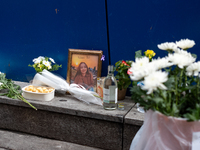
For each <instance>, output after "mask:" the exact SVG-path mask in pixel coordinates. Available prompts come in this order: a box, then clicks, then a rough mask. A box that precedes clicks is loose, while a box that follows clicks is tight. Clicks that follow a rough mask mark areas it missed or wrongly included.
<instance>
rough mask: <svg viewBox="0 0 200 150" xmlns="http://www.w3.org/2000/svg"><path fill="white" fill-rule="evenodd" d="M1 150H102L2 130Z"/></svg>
mask: <svg viewBox="0 0 200 150" xmlns="http://www.w3.org/2000/svg"><path fill="white" fill-rule="evenodd" d="M0 150H100V149H98V148H93V147H88V146H83V145H79V144H74V143H69V142H63V141H59V140H53V139H47V138H43V137H39V136H34V135H29V134H24V133H20V132H12V131H6V130H0Z"/></svg>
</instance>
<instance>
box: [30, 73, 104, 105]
mask: <svg viewBox="0 0 200 150" xmlns="http://www.w3.org/2000/svg"><path fill="white" fill-rule="evenodd" d="M32 84H33V85H47V86H50V87H53V88H55V89H56V90H61V91H65V92H67V91H68V92H69V93H70V94H71V95H72V96H74V97H75V98H77V99H79V100H81V101H84V102H86V103H88V104H90V103H93V104H97V105H102V101H101V99H100V98H99V97H98V96H99V95H98V94H97V93H96V92H92V91H88V90H86V89H85V88H84V87H82V86H80V85H77V84H71V85H69V84H68V83H67V82H66V80H64V79H62V78H60V77H58V76H56V75H54V74H53V73H51V72H49V71H47V70H43V71H42V72H41V73H37V74H36V75H35V76H34V78H33V82H32Z"/></svg>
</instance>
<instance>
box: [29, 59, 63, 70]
mask: <svg viewBox="0 0 200 150" xmlns="http://www.w3.org/2000/svg"><path fill="white" fill-rule="evenodd" d="M33 62H34V64H33V65H30V64H29V65H28V66H29V67H33V68H34V69H35V71H36V72H42V71H43V70H44V69H46V70H48V71H55V70H58V69H59V68H61V67H62V65H58V64H56V63H55V61H54V59H53V58H49V57H43V56H39V57H38V58H34V59H33Z"/></svg>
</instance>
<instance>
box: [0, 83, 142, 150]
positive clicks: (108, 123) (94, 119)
mask: <svg viewBox="0 0 200 150" xmlns="http://www.w3.org/2000/svg"><path fill="white" fill-rule="evenodd" d="M15 83H16V84H18V85H20V86H21V87H24V86H27V85H28V84H29V83H24V82H15ZM28 101H29V102H30V103H31V104H32V105H34V106H35V107H36V108H37V109H38V110H37V111H36V110H34V109H33V108H31V107H30V106H29V105H27V104H26V103H24V102H22V101H21V100H16V99H10V98H8V97H5V96H0V120H2V121H0V128H1V129H6V130H12V131H17V132H24V133H27V134H32V135H37V136H41V137H45V138H51V139H56V140H61V141H65V142H71V143H76V144H80V145H86V146H89V147H95V148H101V149H113V150H118V149H119V150H121V149H127V148H128V147H130V143H131V141H132V139H133V137H134V135H135V134H136V132H137V131H138V130H139V128H140V126H141V125H142V124H143V118H144V115H143V114H142V115H141V114H139V113H138V112H137V110H136V109H135V108H134V105H135V104H134V102H133V101H132V100H131V99H130V97H126V99H125V100H123V101H120V103H123V104H124V106H125V109H124V110H114V111H107V110H104V109H103V107H102V106H99V105H94V104H90V105H88V104H86V103H84V102H81V101H79V100H77V99H75V98H73V97H72V96H71V95H67V94H66V93H65V92H61V91H57V92H56V94H55V98H54V99H53V100H51V101H49V102H46V101H36V100H29V99H28ZM0 148H1V146H0Z"/></svg>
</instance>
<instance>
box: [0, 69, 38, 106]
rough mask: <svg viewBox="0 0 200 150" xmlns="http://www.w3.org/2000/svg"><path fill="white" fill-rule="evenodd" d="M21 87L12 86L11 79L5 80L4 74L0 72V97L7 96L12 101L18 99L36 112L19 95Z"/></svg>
mask: <svg viewBox="0 0 200 150" xmlns="http://www.w3.org/2000/svg"><path fill="white" fill-rule="evenodd" d="M21 93H22V92H21V87H20V86H19V85H16V84H14V82H13V81H12V80H11V79H7V78H6V75H5V74H4V73H1V72H0V96H7V97H9V98H13V99H19V100H22V101H23V102H25V103H27V104H28V105H29V106H31V107H32V108H34V109H35V110H37V108H35V107H34V106H33V105H31V104H30V103H29V102H28V101H27V100H26V99H25V98H24V97H23V96H22V94H21Z"/></svg>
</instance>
